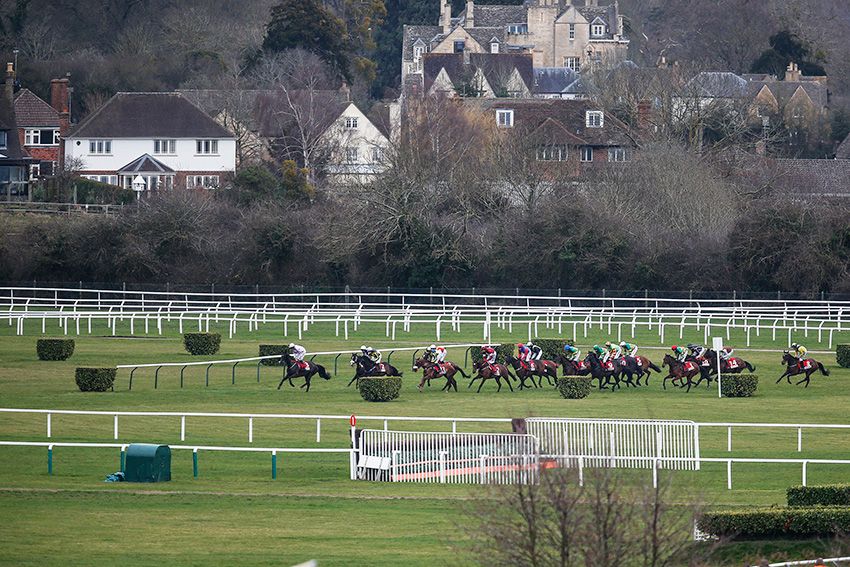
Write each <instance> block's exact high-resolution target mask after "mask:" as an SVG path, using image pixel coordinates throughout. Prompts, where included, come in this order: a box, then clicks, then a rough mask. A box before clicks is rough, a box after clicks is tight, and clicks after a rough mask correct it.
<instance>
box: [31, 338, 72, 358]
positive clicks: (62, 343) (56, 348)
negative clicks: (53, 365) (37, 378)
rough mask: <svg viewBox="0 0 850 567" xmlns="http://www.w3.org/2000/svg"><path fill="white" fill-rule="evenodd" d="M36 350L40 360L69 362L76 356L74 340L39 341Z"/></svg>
mask: <svg viewBox="0 0 850 567" xmlns="http://www.w3.org/2000/svg"><path fill="white" fill-rule="evenodd" d="M35 350H36V353H37V354H38V359H39V360H68V359H69V358H71V355H72V354H74V339H38V341H37V342H36V343H35Z"/></svg>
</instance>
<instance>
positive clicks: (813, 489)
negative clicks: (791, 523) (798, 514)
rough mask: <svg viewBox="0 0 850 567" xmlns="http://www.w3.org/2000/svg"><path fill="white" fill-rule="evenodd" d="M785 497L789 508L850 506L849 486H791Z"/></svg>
mask: <svg viewBox="0 0 850 567" xmlns="http://www.w3.org/2000/svg"><path fill="white" fill-rule="evenodd" d="M786 495H787V498H788V505H789V506H850V484H824V485H821V486H791V487H789V488H788V490H787V491H786Z"/></svg>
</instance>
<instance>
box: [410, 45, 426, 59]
mask: <svg viewBox="0 0 850 567" xmlns="http://www.w3.org/2000/svg"><path fill="white" fill-rule="evenodd" d="M423 53H425V46H423V45H415V46H413V60H414V61H419V60H420V59H421V58H422V54H423Z"/></svg>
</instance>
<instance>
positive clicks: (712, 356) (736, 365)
mask: <svg viewBox="0 0 850 567" xmlns="http://www.w3.org/2000/svg"><path fill="white" fill-rule="evenodd" d="M705 358H706V360H708V362H709V363H710V365H711V371H712V372H714V373H715V374H717V353H716V352H714V351H713V350H709V351H708V352H706V353H705ZM755 369H756V367H755V366H753V365H752V364H750V363H749V362H747V361H746V360H744V359H743V358H738V357H737V356H733V357H732V358H729V359H728V360H724V359H723V357H722V356H721V357H720V372H721V373H723V374H739V373H741V372H743V371H744V370H749V371H750V372H755Z"/></svg>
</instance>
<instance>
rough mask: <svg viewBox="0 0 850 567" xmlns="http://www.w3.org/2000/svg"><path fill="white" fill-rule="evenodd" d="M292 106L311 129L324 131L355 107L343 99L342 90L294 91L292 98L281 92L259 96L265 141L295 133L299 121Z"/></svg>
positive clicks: (260, 130)
mask: <svg viewBox="0 0 850 567" xmlns="http://www.w3.org/2000/svg"><path fill="white" fill-rule="evenodd" d="M290 103H291V104H292V105H293V106H295V107H297V108H300V109H301V112H302V113H303V114H305V121H306V122H310V129H311V130H313V131H315V132H323V131H324V130H325V129H327V127H328V126H330V125H331V124H332V123H333V122H334V120H336V119H337V118H339V117H340V115H341V114H342V112H343V111H344V110H345V109H346V108H347V107H348V105H349V104H351V103H350V102H349V101H344V100H340V95H339V91H335V90H314V91H313V92H309V91H304V90H297V91H290V92H289V96H288V97H287V95H285V94H284V93H283V92H280V91H266V92H263V93H260V94H259V95H258V96H257V109H256V113H255V119H256V121H257V132H258V133H259V134H260V136H262V137H264V138H283V137H285V136H286V135H287V133H290V132H292V128H294V127H295V120H294V118H293V117H292V113H291V108H290Z"/></svg>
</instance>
